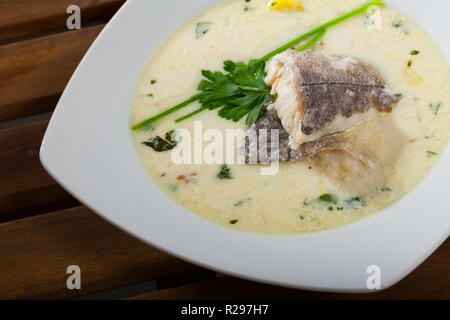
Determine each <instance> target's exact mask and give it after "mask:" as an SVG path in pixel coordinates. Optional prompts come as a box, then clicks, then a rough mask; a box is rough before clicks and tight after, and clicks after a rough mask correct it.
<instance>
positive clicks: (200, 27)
mask: <svg viewBox="0 0 450 320" xmlns="http://www.w3.org/2000/svg"><path fill="white" fill-rule="evenodd" d="M381 3H383V0H372V1H369V2H367V3H366V4H364V5H363V6H361V7H359V8H357V9H355V10H353V11H350V12H348V13H346V14H343V15H341V16H339V17H337V18H335V19H333V20H330V21H328V22H326V23H324V24H322V25H320V26H318V27H316V28H314V29H312V30H311V31H309V32H306V33H304V34H303V35H301V36H299V37H297V38H295V39H294V40H292V41H290V42H288V43H286V44H285V45H283V46H281V47H280V48H278V49H276V50H274V51H272V52H270V53H268V54H267V55H265V56H264V57H262V58H261V59H259V60H257V61H258V62H265V61H267V60H269V59H270V58H272V57H273V56H275V55H277V54H278V53H281V52H283V51H285V50H286V49H289V48H291V47H292V46H295V45H297V44H298V43H300V42H301V41H303V40H306V39H308V38H310V37H312V36H314V37H313V38H312V39H311V40H310V41H308V42H307V43H306V44H305V45H304V46H302V47H301V48H300V50H305V49H306V48H307V46H308V45H309V46H310V45H312V44H313V43H314V42H316V41H317V40H318V39H320V38H321V37H322V36H323V35H324V33H325V30H326V29H327V28H329V27H331V26H334V25H336V24H338V23H339V22H342V21H344V20H346V19H348V18H351V17H353V16H355V15H357V14H359V13H361V12H363V11H365V10H366V9H367V8H369V7H370V6H373V5H380V4H381ZM273 4H275V2H274V3H272V5H273ZM211 26H212V23H209V22H199V23H197V26H196V34H197V38H199V37H201V36H203V35H204V34H206V33H207V32H208V31H209V29H210V27H211ZM200 96H201V93H197V94H196V95H194V96H192V97H191V98H189V99H188V100H186V101H184V102H182V103H180V104H178V105H176V106H174V107H172V108H170V109H168V110H166V111H164V112H162V113H160V114H157V115H156V116H154V117H152V118H149V119H147V120H144V121H142V122H140V123H138V124H136V125H134V126H132V130H138V129H141V128H142V127H145V126H146V125H148V124H150V123H152V122H155V121H157V120H159V119H161V118H164V117H165V116H167V115H169V114H172V113H174V112H176V111H178V110H180V109H182V108H184V107H186V106H188V105H190V104H191V103H193V102H195V101H197V100H198V99H199V98H200ZM204 110H206V109H203V108H202V109H199V110H197V111H195V114H197V113H199V112H202V111H204ZM190 116H192V114H191V115H190ZM187 118H188V116H185V117H183V118H180V119H177V121H178V122H180V121H182V120H184V119H187Z"/></svg>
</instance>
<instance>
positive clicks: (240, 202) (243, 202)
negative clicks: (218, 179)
mask: <svg viewBox="0 0 450 320" xmlns="http://www.w3.org/2000/svg"><path fill="white" fill-rule="evenodd" d="M250 200H252V199H251V198H248V199H245V200H241V201H239V202H236V203H235V204H234V205H233V207H242V206H243V205H244V204H246V203H247V202H249V201H250Z"/></svg>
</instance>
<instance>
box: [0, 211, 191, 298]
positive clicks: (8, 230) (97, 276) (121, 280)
mask: <svg viewBox="0 0 450 320" xmlns="http://www.w3.org/2000/svg"><path fill="white" fill-rule="evenodd" d="M123 214H126V212H124V213H123ZM0 243H1V246H0V270H1V274H2V277H1V279H2V280H1V284H0V297H1V298H2V299H30V298H31V299H52V298H70V297H75V296H82V295H86V294H90V293H94V292H99V291H104V290H110V289H113V288H119V287H124V286H128V285H132V284H136V283H141V282H146V281H152V280H156V279H158V278H164V277H168V276H172V275H177V274H182V273H187V272H192V271H194V270H197V269H198V267H196V266H193V265H191V264H188V263H186V262H183V261H181V260H178V259H175V258H173V257H171V256H169V255H167V254H165V253H163V252H161V251H158V250H156V249H154V248H152V247H150V246H147V245H145V244H143V243H141V242H140V241H138V240H136V239H134V238H133V237H131V236H129V235H128V234H126V233H124V232H122V231H120V230H118V229H117V228H115V227H113V226H112V225H111V224H109V223H107V222H105V221H104V220H102V219H101V218H100V217H98V216H97V215H95V214H94V213H92V212H91V211H89V210H88V209H86V208H85V207H78V208H74V209H69V210H65V211H61V212H55V213H51V214H47V215H41V216H38V217H34V218H28V219H23V220H18V221H13V222H9V223H3V224H0ZM70 265H78V266H79V267H80V268H81V287H82V289H81V290H72V291H71V290H68V289H67V287H66V280H67V277H68V275H67V274H66V268H67V267H68V266H70Z"/></svg>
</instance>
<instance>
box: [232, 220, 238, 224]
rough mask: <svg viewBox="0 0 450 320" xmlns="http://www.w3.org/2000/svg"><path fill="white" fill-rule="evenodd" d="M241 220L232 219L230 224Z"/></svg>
mask: <svg viewBox="0 0 450 320" xmlns="http://www.w3.org/2000/svg"><path fill="white" fill-rule="evenodd" d="M238 222H239V220H231V221H230V224H236V223H238Z"/></svg>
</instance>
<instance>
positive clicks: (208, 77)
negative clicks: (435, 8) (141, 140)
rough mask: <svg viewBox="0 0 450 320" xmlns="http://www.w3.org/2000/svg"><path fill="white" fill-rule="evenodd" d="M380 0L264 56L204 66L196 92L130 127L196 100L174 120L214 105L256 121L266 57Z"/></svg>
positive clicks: (263, 97) (264, 95)
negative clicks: (189, 110)
mask: <svg viewBox="0 0 450 320" xmlns="http://www.w3.org/2000/svg"><path fill="white" fill-rule="evenodd" d="M382 2H383V0H372V1H369V2H367V3H366V4H364V5H363V6H361V7H359V8H357V9H355V10H353V11H350V12H348V13H346V14H343V15H341V16H339V17H337V18H335V19H333V20H331V21H328V22H327V23H325V24H322V25H320V26H318V27H316V28H314V29H312V30H311V31H309V32H306V33H304V34H303V35H301V36H299V37H297V38H295V39H293V40H292V41H290V42H288V43H286V44H285V45H283V46H281V47H279V48H277V49H275V50H274V51H272V52H270V53H268V54H267V55H265V56H264V57H262V58H260V59H258V60H252V61H250V62H249V63H248V64H246V63H243V62H239V63H234V62H232V61H225V62H224V71H225V72H220V71H216V72H212V71H209V70H203V71H202V75H203V76H204V77H205V79H204V80H202V81H201V82H200V85H199V86H198V91H199V93H197V94H196V95H194V96H192V97H191V98H189V99H188V100H186V101H184V102H182V103H180V104H178V105H176V106H174V107H172V108H170V109H168V110H166V111H164V112H162V113H160V114H158V115H156V116H154V117H152V118H150V119H147V120H145V121H142V122H140V123H138V124H136V125H134V126H133V127H132V129H133V130H138V129H141V128H143V127H145V126H147V125H149V124H151V123H153V122H155V121H156V120H159V119H161V118H163V117H165V116H167V115H169V114H171V113H174V112H176V111H178V110H180V109H182V108H184V107H186V106H188V105H190V104H191V103H193V102H195V101H199V103H200V105H201V106H202V107H201V108H200V109H198V110H195V111H194V112H192V113H189V114H187V115H185V116H183V117H181V118H178V119H177V120H175V122H181V121H183V120H185V119H187V118H190V117H192V116H194V115H196V114H198V113H200V112H203V111H204V110H208V109H209V110H216V109H217V110H219V116H220V117H222V118H225V119H228V120H233V121H235V122H238V121H240V120H241V119H242V118H244V117H245V116H247V118H246V123H247V124H251V123H253V122H255V121H256V119H257V118H258V116H259V113H260V112H261V109H262V108H263V107H264V105H265V104H266V102H267V101H268V100H269V99H270V88H269V87H268V86H267V85H266V84H265V82H264V77H265V75H266V73H265V67H266V61H267V60H269V59H270V58H272V57H273V56H275V55H277V54H279V53H281V52H283V51H285V50H287V49H289V48H291V47H292V46H296V45H297V44H298V43H300V42H302V41H304V40H307V39H310V40H309V41H308V42H306V43H305V44H304V45H303V46H302V47H300V48H299V49H298V51H304V50H306V49H308V48H309V47H310V46H312V45H313V44H314V43H315V42H316V41H318V40H319V39H320V38H321V37H322V36H323V35H324V34H325V32H326V30H327V29H328V28H329V27H331V26H333V25H335V24H338V23H339V22H341V21H344V20H346V19H348V18H350V17H353V16H355V15H357V14H358V13H361V12H363V11H365V10H366V9H367V8H369V7H370V6H373V5H380V4H381V3H382Z"/></svg>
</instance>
